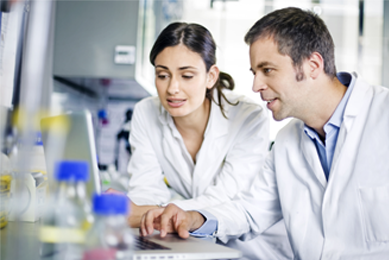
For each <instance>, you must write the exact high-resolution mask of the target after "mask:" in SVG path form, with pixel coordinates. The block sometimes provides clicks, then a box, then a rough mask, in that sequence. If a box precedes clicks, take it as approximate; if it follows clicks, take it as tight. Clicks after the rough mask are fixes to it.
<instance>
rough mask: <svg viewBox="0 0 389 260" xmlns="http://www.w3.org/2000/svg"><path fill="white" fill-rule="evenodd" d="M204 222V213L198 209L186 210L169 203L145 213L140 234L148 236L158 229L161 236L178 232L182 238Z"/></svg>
mask: <svg viewBox="0 0 389 260" xmlns="http://www.w3.org/2000/svg"><path fill="white" fill-rule="evenodd" d="M204 222H205V219H204V217H203V215H201V214H200V213H198V212H197V211H184V210H182V209H180V208H179V207H177V206H176V205H174V204H169V205H167V207H166V208H158V209H153V210H149V211H148V212H147V213H146V214H144V215H143V217H142V220H141V223H140V234H141V235H142V236H147V235H150V234H152V233H153V231H154V229H157V230H159V231H160V236H161V237H165V236H166V234H167V233H178V235H179V236H180V237H181V238H188V237H189V231H193V230H196V229H198V228H200V227H201V226H202V225H203V224H204Z"/></svg>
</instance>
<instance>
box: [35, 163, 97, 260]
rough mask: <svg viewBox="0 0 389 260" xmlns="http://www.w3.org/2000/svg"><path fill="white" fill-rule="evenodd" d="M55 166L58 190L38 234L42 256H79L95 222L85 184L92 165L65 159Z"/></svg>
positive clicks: (58, 258)
mask: <svg viewBox="0 0 389 260" xmlns="http://www.w3.org/2000/svg"><path fill="white" fill-rule="evenodd" d="M56 166H57V167H56V174H55V178H56V180H57V183H58V187H57V189H56V190H57V192H56V194H55V195H54V196H53V197H52V198H50V200H49V203H48V204H47V208H46V209H47V210H46V211H45V215H44V220H43V224H42V225H41V228H40V234H39V238H40V241H41V242H42V244H41V259H56V260H65V259H66V260H73V259H80V258H81V257H82V250H83V244H84V242H85V234H86V232H87V230H88V229H89V228H90V226H91V224H92V223H93V215H92V214H91V206H90V203H89V200H88V198H87V194H86V185H85V184H86V182H87V181H88V179H89V169H88V168H89V167H88V166H89V165H88V163H87V162H84V161H62V162H60V163H58V164H57V165H56Z"/></svg>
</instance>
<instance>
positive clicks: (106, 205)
mask: <svg viewBox="0 0 389 260" xmlns="http://www.w3.org/2000/svg"><path fill="white" fill-rule="evenodd" d="M128 202H129V199H128V197H127V196H126V195H124V194H123V195H121V194H113V193H104V194H95V195H94V197H93V211H94V212H95V213H96V214H100V215H126V214H127V212H128Z"/></svg>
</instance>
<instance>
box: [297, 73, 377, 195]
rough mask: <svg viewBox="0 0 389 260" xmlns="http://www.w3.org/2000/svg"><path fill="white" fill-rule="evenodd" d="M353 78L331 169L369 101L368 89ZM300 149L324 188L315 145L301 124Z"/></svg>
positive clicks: (361, 82)
mask: <svg viewBox="0 0 389 260" xmlns="http://www.w3.org/2000/svg"><path fill="white" fill-rule="evenodd" d="M353 76H354V77H355V78H356V81H355V85H354V88H353V90H352V92H351V94H350V97H349V100H348V103H347V104H346V108H345V111H344V117H343V123H342V125H341V128H340V130H339V136H338V140H337V143H336V148H335V152H334V159H333V163H332V168H334V166H335V165H336V164H337V162H338V160H339V156H340V155H341V154H340V153H341V151H342V150H343V149H342V147H343V144H344V143H345V141H346V140H347V139H346V138H347V134H348V132H349V131H350V129H351V127H352V124H353V122H354V119H355V117H356V116H357V115H358V114H359V113H360V111H361V109H367V108H366V106H367V105H368V104H369V100H370V99H371V95H372V93H371V91H370V93H369V90H370V87H369V85H368V84H367V83H366V82H364V81H363V80H362V79H360V78H358V75H357V73H355V72H353ZM300 147H301V150H302V152H303V153H304V157H305V158H306V160H307V162H308V163H309V165H310V167H311V169H312V171H313V172H314V174H315V175H316V177H317V179H318V181H319V182H320V183H321V184H322V185H323V187H324V188H326V187H327V180H326V178H325V175H324V172H323V168H322V166H321V163H320V159H319V156H318V154H317V150H316V147H315V144H314V143H313V142H312V140H310V138H309V137H308V136H307V135H306V134H305V133H304V124H303V123H302V124H301V140H300ZM331 172H332V169H331V171H330V178H329V181H330V179H332V178H334V176H331Z"/></svg>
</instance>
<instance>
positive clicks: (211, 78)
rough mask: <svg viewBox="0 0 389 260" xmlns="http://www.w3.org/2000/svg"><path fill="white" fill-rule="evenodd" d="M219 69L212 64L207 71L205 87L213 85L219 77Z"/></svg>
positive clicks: (209, 87)
mask: <svg viewBox="0 0 389 260" xmlns="http://www.w3.org/2000/svg"><path fill="white" fill-rule="evenodd" d="M219 74H220V70H219V68H218V67H217V66H216V65H212V67H211V68H209V71H208V77H207V88H208V89H211V88H212V87H213V85H215V83H216V81H217V80H218V79H219Z"/></svg>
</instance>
